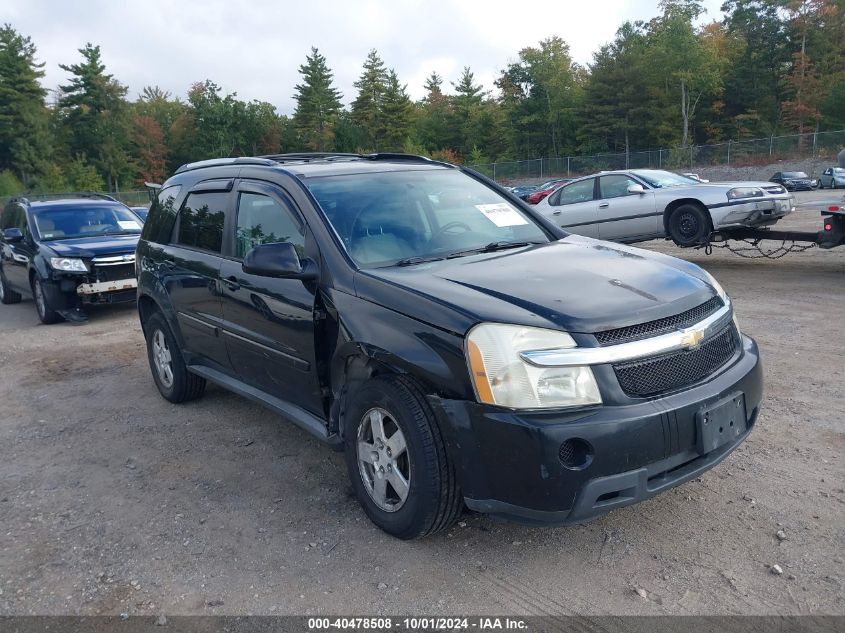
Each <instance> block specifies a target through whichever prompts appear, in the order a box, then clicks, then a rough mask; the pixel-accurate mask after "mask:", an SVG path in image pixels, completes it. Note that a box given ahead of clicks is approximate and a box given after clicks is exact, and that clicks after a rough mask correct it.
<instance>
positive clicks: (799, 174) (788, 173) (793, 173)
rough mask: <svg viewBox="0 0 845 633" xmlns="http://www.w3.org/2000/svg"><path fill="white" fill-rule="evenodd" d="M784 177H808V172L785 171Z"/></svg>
mask: <svg viewBox="0 0 845 633" xmlns="http://www.w3.org/2000/svg"><path fill="white" fill-rule="evenodd" d="M783 177H784V178H808V176H807V174H805V173H804V172H803V171H785V172H783Z"/></svg>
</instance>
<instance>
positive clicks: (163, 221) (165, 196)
mask: <svg viewBox="0 0 845 633" xmlns="http://www.w3.org/2000/svg"><path fill="white" fill-rule="evenodd" d="M180 191H182V185H171V186H169V187H165V188H164V189H161V190H160V191H159V192H158V196H156V199H155V200H153V204H152V206H151V207H150V212H149V215H148V216H147V217H146V219H145V220H144V234H143V237H144V239H145V240H152V241H154V242H161V243H164V244H166V243H168V242H169V241H170V235H171V234H172V233H173V225H174V223H175V222H176V211H177V208H178V207H177V201H176V198H178V197H179V192H180Z"/></svg>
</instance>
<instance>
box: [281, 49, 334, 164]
mask: <svg viewBox="0 0 845 633" xmlns="http://www.w3.org/2000/svg"><path fill="white" fill-rule="evenodd" d="M299 74H300V75H302V83H299V84H297V85H296V87H295V88H294V93H295V94H294V99H295V100H296V110H295V111H294V115H293V123H294V125H295V126H296V130H297V131H298V132H299V137H300V142H301V144H302V146H303V147H305V148H307V149H311V150H316V151H326V150H328V149H331V148H332V147H333V144H334V126H335V124H336V122H337V116H338V114H339V113H340V110H341V107H342V106H341V103H340V99H341V94H340V92H339V91H338V90H337V89H336V88H335V87H334V85H333V77H332V72H331V71H330V70H329V67H328V65H327V63H326V58H325V57H323V56H322V55H321V54H320V52H319V51H318V50H317V49H316V48H314V47H312V48H311V54H310V55H307V56H306V57H305V63H304V64H303V65H301V66H300V67H299Z"/></svg>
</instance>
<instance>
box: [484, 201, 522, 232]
mask: <svg viewBox="0 0 845 633" xmlns="http://www.w3.org/2000/svg"><path fill="white" fill-rule="evenodd" d="M475 208H476V209H478V210H479V211H481V212H482V213H483V214H484V215H485V217H486V218H487V219H488V220H490V221H491V222H492V223H493V224H495V225H496V226H499V227H504V226H519V225H521V224H528V220H526V219H525V218H523V217H522V216H521V215H519V213H517V212H516V209H514V208H513V207H512V206H511V205H509V204H507V203H505V202H497V203H495V204H477V205H475Z"/></svg>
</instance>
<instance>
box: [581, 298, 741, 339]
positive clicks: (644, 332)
mask: <svg viewBox="0 0 845 633" xmlns="http://www.w3.org/2000/svg"><path fill="white" fill-rule="evenodd" d="M722 305H724V304H723V303H722V300H721V299H720V298H719V297H713V298H712V299H710V300H709V301H705V302H704V303H702V304H701V305H699V306H696V307H695V308H692V309H691V310H687V311H686V312H681V313H680V314H676V315H674V316H670V317H665V318H663V319H657V320H656V321H648V322H647V323H639V324H637V325H629V326H627V327H622V328H619V329H616V330H605V331H604V332H596V335H595V336H596V339H597V340H598V342H599V345H602V346H604V345H618V344H619V343H627V342H628V341H636V340H639V339H643V338H650V337H652V336H659V335H660V334H666V333H667V332H674V331H675V330H680V329H683V328H685V327H689V326H690V325H695V324H696V323H698V322H700V321H702V320H704V319H706V318H707V317H709V316H710V315H711V314H713V313H714V312H716V310H718V309H719V308H721V307H722Z"/></svg>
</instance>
